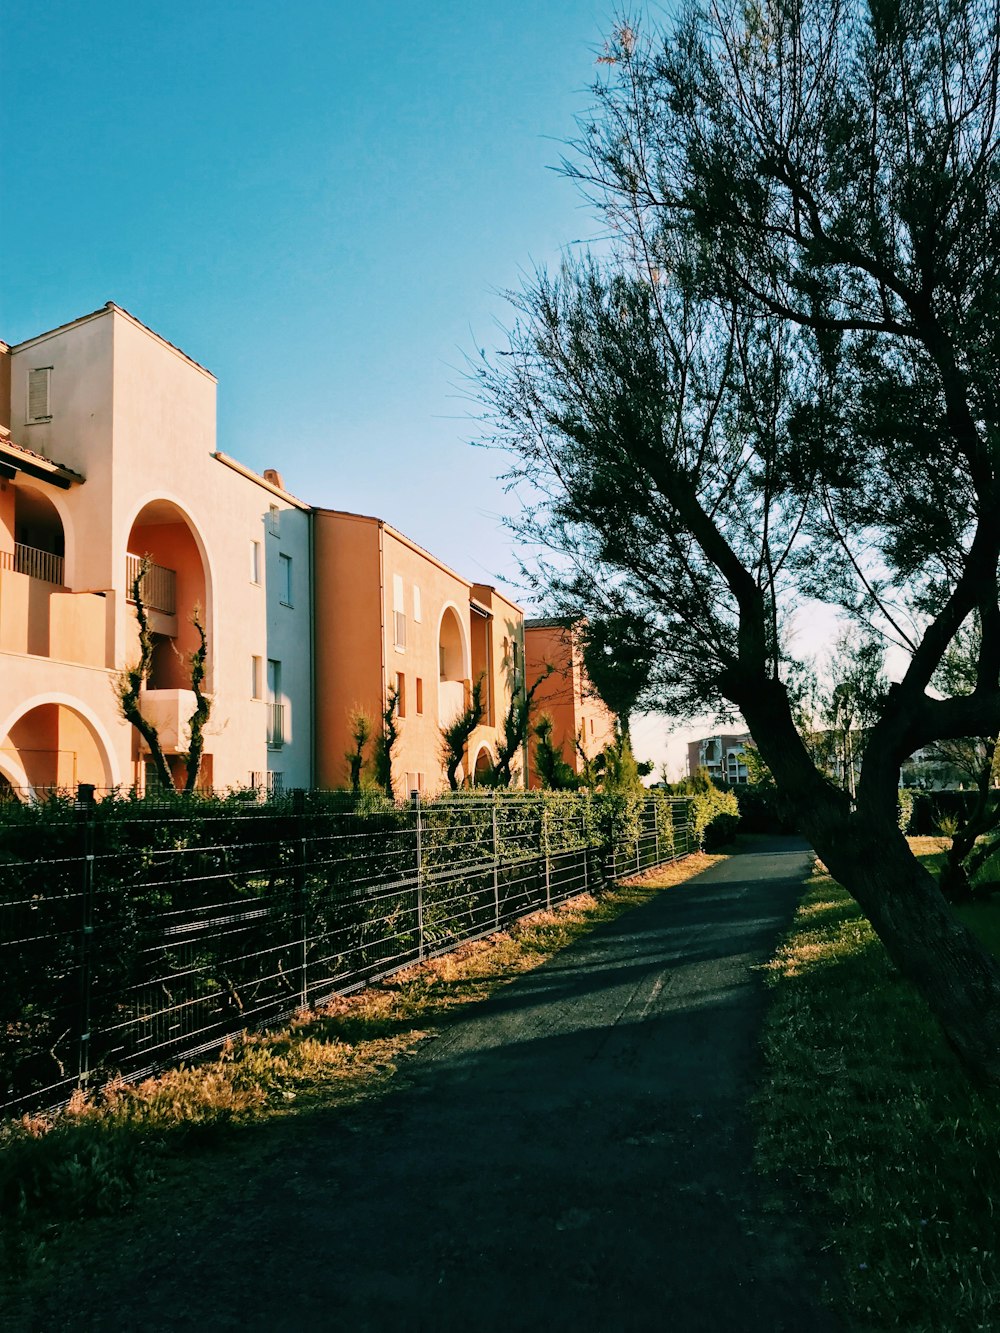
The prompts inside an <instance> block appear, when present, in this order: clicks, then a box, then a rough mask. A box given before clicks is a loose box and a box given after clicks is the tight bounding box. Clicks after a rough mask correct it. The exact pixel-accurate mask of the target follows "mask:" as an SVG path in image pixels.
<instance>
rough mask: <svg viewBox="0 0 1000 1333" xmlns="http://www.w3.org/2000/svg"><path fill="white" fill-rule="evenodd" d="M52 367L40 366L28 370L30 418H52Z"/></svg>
mask: <svg viewBox="0 0 1000 1333" xmlns="http://www.w3.org/2000/svg"><path fill="white" fill-rule="evenodd" d="M51 390H52V367H51V366H38V367H37V368H36V369H35V370H29V371H28V420H29V421H51V419H52V402H51Z"/></svg>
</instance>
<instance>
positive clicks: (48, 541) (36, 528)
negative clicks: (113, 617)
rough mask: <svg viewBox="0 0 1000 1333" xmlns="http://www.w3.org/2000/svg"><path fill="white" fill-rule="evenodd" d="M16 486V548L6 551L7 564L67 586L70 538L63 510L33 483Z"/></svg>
mask: <svg viewBox="0 0 1000 1333" xmlns="http://www.w3.org/2000/svg"><path fill="white" fill-rule="evenodd" d="M12 489H13V497H14V549H13V551H10V552H5V553H4V556H5V559H4V564H5V565H6V566H7V568H9V569H13V570H14V571H15V573H18V574H27V575H28V577H29V578H33V579H40V580H41V581H42V582H43V583H53V584H56V585H57V586H64V585H65V572H64V566H65V555H66V539H65V535H64V533H63V525H62V519H61V518H60V517H59V511H58V510H57V509H56V507H55V505H54V504H53V503H52V501H51V500H50V499H49V498H48V496H47V495H44V494H43V493H42V492H41V491H38V490H35V488H34V487H33V486H24V485H20V484H19V485H17V486H14V487H13V488H12Z"/></svg>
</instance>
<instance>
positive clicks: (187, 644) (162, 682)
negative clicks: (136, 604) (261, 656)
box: [125, 500, 212, 690]
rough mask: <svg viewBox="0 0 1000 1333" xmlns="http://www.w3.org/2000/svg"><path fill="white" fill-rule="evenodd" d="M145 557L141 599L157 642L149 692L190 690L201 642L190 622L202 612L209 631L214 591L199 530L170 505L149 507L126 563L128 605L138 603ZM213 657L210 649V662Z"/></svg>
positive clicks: (133, 537)
mask: <svg viewBox="0 0 1000 1333" xmlns="http://www.w3.org/2000/svg"><path fill="white" fill-rule="evenodd" d="M144 557H148V560H149V562H150V563H149V564H148V567H147V569H146V573H145V574H144V575H143V578H142V583H141V585H140V596H141V598H142V603H143V607H144V608H145V611H146V614H147V619H148V621H149V627H150V629H151V630H152V631H153V633H154V635H155V636H156V648H155V650H154V665H153V673H152V675H151V677H150V681H149V689H151V690H182V689H186V688H187V686H188V684H189V678H188V669H187V660H188V657H189V655H190V654H191V653H192V652H193V651H194V650H195V649H196V648H197V647H198V642H199V640H198V633H197V631H196V629H195V627H194V625H193V624H192V623H191V617H192V615H193V613H194V611H195V609H196V608H197V609H199V610H200V613H201V620H202V623H203V624H205V625H206V628H207V615H208V605H209V599H210V591H211V590H210V586H209V575H208V569H207V565H206V561H205V559H204V557H203V554H202V547H201V544H200V542H199V541H198V539H197V537H196V535H195V529H194V526H193V524H192V523H191V520H190V519H189V518H188V516H187V515H186V514H185V513H184V512H183V510H181V509H180V508H179V506H177V505H176V504H174V503H173V502H172V501H170V500H154V501H151V502H150V503H149V504H146V505H144V506H143V508H142V509H141V510H140V511H139V513H138V514H137V515H136V518H135V520H134V522H133V524H132V528H131V530H130V532H129V538H128V553H127V555H126V557H125V588H126V593H125V595H126V599H127V600H128V601H129V603H133V601H134V598H133V588H134V584H135V579H136V576H137V574H138V573H139V572H140V569H141V567H142V561H143V558H144ZM175 650H176V651H175ZM211 651H212V646H211V643H209V657H210V658H211Z"/></svg>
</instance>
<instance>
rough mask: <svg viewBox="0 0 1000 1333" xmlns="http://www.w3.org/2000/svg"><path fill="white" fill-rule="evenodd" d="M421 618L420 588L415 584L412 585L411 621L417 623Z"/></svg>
mask: <svg viewBox="0 0 1000 1333" xmlns="http://www.w3.org/2000/svg"><path fill="white" fill-rule="evenodd" d="M422 620H423V615H422V614H421V610H420V589H419V588H418V587H417V585H416V584H414V585H413V623H414V625H419V624H420V622H421V621H422Z"/></svg>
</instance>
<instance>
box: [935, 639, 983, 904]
mask: <svg viewBox="0 0 1000 1333" xmlns="http://www.w3.org/2000/svg"><path fill="white" fill-rule="evenodd" d="M981 640H982V628H981V626H980V624H979V619H978V617H977V616H975V615H974V616H973V617H972V618H971V621H970V622H969V623H967V624H966V625H964V626H963V627H962V629H961V630H960V631H959V632H958V634H956V636H955V638H954V639H953V640H952V642H951V644H950V645H949V647H948V650H947V652H946V653H945V654H944V657H943V659H942V662H941V665H940V667H939V668H938V670H937V673H936V675H935V678H934V683H935V685H937V686H938V688H939V689H940V690H941V691H942V692H944V693H946V694H952V695H967V694H971V693H972V691H974V690H975V688H976V669H977V663H978V661H979V656H980V652H981V647H982V645H981ZM930 750H931V753H932V754H934V755H935V756H936V757H937V758H938V759H940V760H941V761H943V762H944V763H946V764H948V765H950V766H951V767H953V768H954V769H956V770H957V771H958V772H960V773H962V774H963V777H964V779H965V781H966V782H968V784H969V786H970V788H971V789H972V791H973V792H974V793H975V796H974V800H973V805H972V808H971V809H970V810H969V812H968V814H967V815H966V818H965V819H964V820H963V821H962V822H961V823H960V825H959V827H958V828H957V829H956V830H955V833H954V835H953V837H952V840H951V846H950V847H949V849H948V854H947V857H946V858H945V863H944V865H943V866H942V868H941V879H940V882H941V889H942V891H943V892H944V894H945V895H946V897H948V898H950V899H952V900H953V901H956V902H961V901H963V900H967V899H969V898H971V897H972V896H973V878H974V876H975V875H976V874H977V873H978V872H979V871H980V870H981V869H982V868H983V866H985V865H986V864H987V862H988V861H989V860H990V859H991V858H992V857H993V855H994V854H995V853H996V852H997V851H1000V796H998V793H997V792H996V790H995V785H996V784H997V782H1000V735H997V734H993V735H990V736H962V737H954V738H950V739H946V740H940V741H938V742H936V744H934V745H932V746H931V747H930Z"/></svg>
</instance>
